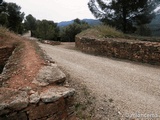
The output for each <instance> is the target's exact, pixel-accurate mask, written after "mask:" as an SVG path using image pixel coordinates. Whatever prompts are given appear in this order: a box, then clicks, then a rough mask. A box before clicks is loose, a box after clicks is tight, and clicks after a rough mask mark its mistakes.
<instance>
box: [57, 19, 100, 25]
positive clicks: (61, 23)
mask: <svg viewBox="0 0 160 120" xmlns="http://www.w3.org/2000/svg"><path fill="white" fill-rule="evenodd" d="M73 21H74V20H71V21H62V22H60V23H58V26H59V27H65V26H68V25H70V24H72V23H73ZM83 21H85V22H87V23H88V24H89V25H98V24H100V23H101V22H100V21H99V20H95V19H83Z"/></svg>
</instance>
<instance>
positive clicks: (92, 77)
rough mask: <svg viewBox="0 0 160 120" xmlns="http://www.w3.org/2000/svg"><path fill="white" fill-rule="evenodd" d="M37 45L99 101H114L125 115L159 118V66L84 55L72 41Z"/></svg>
mask: <svg viewBox="0 0 160 120" xmlns="http://www.w3.org/2000/svg"><path fill="white" fill-rule="evenodd" d="M40 46H41V47H42V49H43V50H45V51H46V53H47V55H49V56H50V57H51V58H53V60H54V61H56V63H57V64H58V65H59V66H61V67H62V68H63V69H64V70H66V71H67V72H68V73H69V74H70V76H71V78H73V79H75V80H79V81H80V82H82V83H83V84H85V85H86V86H87V88H89V89H90V90H91V91H92V92H93V94H94V95H95V97H96V98H97V99H98V100H99V102H102V100H104V99H106V100H108V99H110V100H113V103H112V104H114V106H115V107H116V109H117V110H118V111H120V114H123V115H124V116H125V117H137V118H138V117H141V118H145V117H147V118H151V119H153V118H157V117H158V116H159V117H160V67H157V66H152V65H146V64H141V63H135V62H129V61H126V60H119V59H111V58H106V57H101V56H94V55H89V54H85V53H82V52H80V51H78V50H76V49H75V47H74V46H75V45H74V43H62V45H59V46H51V45H46V44H40ZM157 119H160V118H157Z"/></svg>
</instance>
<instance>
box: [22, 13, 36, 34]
mask: <svg viewBox="0 0 160 120" xmlns="http://www.w3.org/2000/svg"><path fill="white" fill-rule="evenodd" d="M24 27H25V31H28V30H31V33H32V34H33V31H35V30H36V27H37V24H36V18H34V17H33V16H32V15H31V14H29V15H27V16H26V18H25V21H24Z"/></svg>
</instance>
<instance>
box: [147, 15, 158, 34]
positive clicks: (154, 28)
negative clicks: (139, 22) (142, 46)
mask: <svg viewBox="0 0 160 120" xmlns="http://www.w3.org/2000/svg"><path fill="white" fill-rule="evenodd" d="M149 27H150V29H151V30H152V35H153V36H160V12H158V13H157V15H156V17H155V18H154V19H153V20H152V22H151V23H150V24H149Z"/></svg>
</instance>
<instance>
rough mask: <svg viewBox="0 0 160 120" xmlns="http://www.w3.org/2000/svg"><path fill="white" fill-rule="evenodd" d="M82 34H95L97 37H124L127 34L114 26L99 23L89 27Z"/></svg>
mask: <svg viewBox="0 0 160 120" xmlns="http://www.w3.org/2000/svg"><path fill="white" fill-rule="evenodd" d="M79 35H80V36H93V37H97V38H124V37H125V35H124V34H123V33H122V32H120V31H118V30H116V29H115V28H113V27H110V26H107V25H98V26H94V27H92V28H90V29H87V30H85V31H83V32H81V33H80V34H79Z"/></svg>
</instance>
